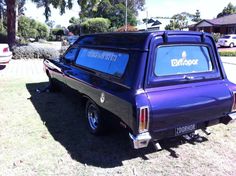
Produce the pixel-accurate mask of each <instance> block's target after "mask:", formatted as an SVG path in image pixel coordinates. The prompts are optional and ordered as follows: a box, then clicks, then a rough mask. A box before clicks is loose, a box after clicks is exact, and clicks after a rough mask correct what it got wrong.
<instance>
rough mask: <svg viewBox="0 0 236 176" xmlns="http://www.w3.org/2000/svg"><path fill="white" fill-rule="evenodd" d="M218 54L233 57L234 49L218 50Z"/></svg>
mask: <svg viewBox="0 0 236 176" xmlns="http://www.w3.org/2000/svg"><path fill="white" fill-rule="evenodd" d="M219 54H220V56H229V57H232V56H233V57H235V56H236V51H219Z"/></svg>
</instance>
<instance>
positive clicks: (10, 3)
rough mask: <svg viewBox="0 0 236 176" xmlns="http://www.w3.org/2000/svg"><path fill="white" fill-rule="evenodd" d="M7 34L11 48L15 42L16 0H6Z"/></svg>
mask: <svg viewBox="0 0 236 176" xmlns="http://www.w3.org/2000/svg"><path fill="white" fill-rule="evenodd" d="M6 5H7V34H8V35H7V36H8V44H9V46H10V48H12V47H13V46H14V45H15V43H16V0H7V1H6Z"/></svg>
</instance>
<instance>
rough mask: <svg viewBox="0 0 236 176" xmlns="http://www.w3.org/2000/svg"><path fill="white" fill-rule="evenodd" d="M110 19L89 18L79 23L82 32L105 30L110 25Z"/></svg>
mask: <svg viewBox="0 0 236 176" xmlns="http://www.w3.org/2000/svg"><path fill="white" fill-rule="evenodd" d="M110 24H111V23H110V21H109V20H108V19H104V18H91V19H88V20H86V21H85V22H83V23H81V29H82V32H83V34H91V33H99V32H107V31H108V30H109V27H110Z"/></svg>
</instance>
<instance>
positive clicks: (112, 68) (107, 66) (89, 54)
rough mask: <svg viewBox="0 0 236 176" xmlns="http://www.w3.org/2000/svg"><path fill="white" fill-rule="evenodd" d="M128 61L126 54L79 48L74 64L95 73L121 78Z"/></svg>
mask: <svg viewBox="0 0 236 176" xmlns="http://www.w3.org/2000/svg"><path fill="white" fill-rule="evenodd" d="M128 60H129V55H128V54H127V53H121V52H114V51H106V50H96V49H88V48H81V49H80V52H79V54H78V57H77V59H76V62H75V63H76V65H79V66H83V67H86V68H89V69H93V70H95V71H99V72H103V73H106V74H110V75H113V76H116V77H122V75H123V74H124V72H125V69H126V66H127V63H128Z"/></svg>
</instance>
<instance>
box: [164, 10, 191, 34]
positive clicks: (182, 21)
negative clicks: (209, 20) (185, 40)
mask: <svg viewBox="0 0 236 176" xmlns="http://www.w3.org/2000/svg"><path fill="white" fill-rule="evenodd" d="M191 17H192V15H191V14H189V13H186V12H182V13H180V14H176V15H174V16H173V17H172V19H173V20H171V21H170V24H168V25H167V26H166V27H165V29H166V30H183V29H184V28H185V27H187V25H188V18H191Z"/></svg>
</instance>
